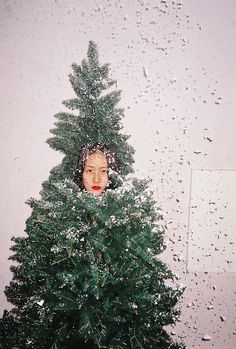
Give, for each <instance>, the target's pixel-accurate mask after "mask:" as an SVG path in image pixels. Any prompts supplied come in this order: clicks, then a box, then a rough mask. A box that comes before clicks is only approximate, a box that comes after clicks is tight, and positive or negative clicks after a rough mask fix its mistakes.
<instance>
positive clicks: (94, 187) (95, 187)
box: [92, 185, 101, 190]
mask: <svg viewBox="0 0 236 349" xmlns="http://www.w3.org/2000/svg"><path fill="white" fill-rule="evenodd" d="M92 189H93V190H99V189H101V187H99V186H98V185H94V186H93V187H92Z"/></svg>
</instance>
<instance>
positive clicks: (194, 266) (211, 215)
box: [186, 169, 236, 272]
mask: <svg viewBox="0 0 236 349" xmlns="http://www.w3.org/2000/svg"><path fill="white" fill-rule="evenodd" d="M235 245H236V170H221V169H215V170H205V169H199V170H197V169H196V170H191V178H190V196H189V217H188V237H187V258H186V267H187V272H193V271H208V272H235V271H236V255H235Z"/></svg>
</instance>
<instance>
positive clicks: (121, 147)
mask: <svg viewBox="0 0 236 349" xmlns="http://www.w3.org/2000/svg"><path fill="white" fill-rule="evenodd" d="M73 71H74V75H70V81H71V84H72V86H73V89H74V91H75V93H76V96H77V97H76V98H74V99H71V100H69V101H65V102H64V104H65V105H66V106H67V107H68V108H69V109H71V110H78V111H79V115H77V116H75V115H74V114H70V113H59V114H57V115H56V118H57V119H58V120H59V121H58V122H57V123H56V128H55V129H54V130H52V131H51V132H52V133H53V135H54V137H52V138H50V139H49V140H48V143H49V144H50V146H51V147H52V148H54V149H56V150H59V151H61V152H63V153H64V154H65V157H64V158H63V161H62V163H61V164H60V165H58V166H56V167H55V168H54V169H52V171H51V174H50V176H49V179H48V180H47V181H45V182H44V183H43V189H42V191H41V199H39V200H36V199H33V198H31V199H30V200H28V202H27V203H28V204H29V205H30V207H31V208H32V214H31V216H30V217H29V218H28V219H27V221H26V229H25V232H26V234H27V236H26V237H13V238H12V240H13V241H14V245H13V246H12V248H11V250H12V251H13V252H14V254H13V255H12V256H11V257H10V258H11V260H13V261H16V262H17V264H16V265H14V266H12V267H11V271H12V272H13V279H12V281H11V282H10V285H9V286H8V287H6V289H5V294H6V296H7V299H8V301H9V302H11V303H12V304H13V305H14V307H13V309H12V310H11V311H5V312H4V315H3V318H2V319H1V320H0V343H1V345H0V348H2V349H26V348H30V349H31V348H32V349H86V348H87V349H98V348H107V349H108V348H109V349H124V348H127V349H167V348H171V349H183V348H185V346H184V344H183V343H180V344H178V343H176V342H174V341H173V340H172V338H171V337H170V336H169V335H168V333H167V332H166V331H165V330H164V328H163V326H165V325H169V324H173V323H175V322H176V320H177V319H178V317H179V315H180V311H179V310H178V309H176V308H175V305H176V303H177V301H178V299H179V298H180V296H181V295H182V293H183V291H184V287H181V286H179V285H178V286H177V287H174V286H173V285H168V280H172V281H173V280H174V274H173V273H172V272H171V270H170V269H169V268H168V267H167V265H166V264H165V263H164V262H162V261H161V260H160V259H158V258H157V255H158V254H160V253H161V252H162V251H163V250H164V249H165V248H166V245H165V243H164V228H163V226H162V225H161V221H162V215H161V212H160V209H159V208H158V206H157V204H156V202H155V201H154V200H153V198H152V194H153V193H152V192H151V191H150V190H149V189H148V184H149V183H148V181H147V180H138V179H136V178H131V177H130V178H129V176H127V175H128V174H129V173H132V163H133V157H132V154H133V153H134V150H133V148H132V147H131V146H130V145H128V144H127V139H128V136H125V135H122V134H121V133H120V130H121V129H122V126H121V124H120V120H121V117H122V116H123V110H122V109H119V108H117V107H116V105H117V103H118V101H119V98H120V91H114V92H111V93H108V94H104V93H103V92H104V91H105V90H106V89H107V88H109V87H110V86H112V85H113V84H114V81H113V80H110V79H109V78H108V65H103V66H100V65H99V62H98V54H97V48H96V45H95V44H94V43H93V42H90V43H89V49H88V60H87V61H85V60H84V61H83V62H82V64H81V66H78V65H76V64H73ZM98 140H99V141H102V142H104V143H106V144H108V145H109V146H110V147H111V148H113V149H114V150H115V151H116V153H117V157H118V160H119V164H120V171H119V173H115V174H113V176H114V178H115V181H116V183H117V186H116V187H115V189H107V190H106V191H105V193H104V194H103V195H101V196H94V195H93V194H91V193H89V192H86V191H85V190H81V189H80V188H79V187H78V186H77V185H76V184H75V183H74V182H73V174H74V171H75V167H76V162H77V156H78V151H79V149H80V148H81V146H82V145H83V144H84V143H94V142H96V141H98Z"/></svg>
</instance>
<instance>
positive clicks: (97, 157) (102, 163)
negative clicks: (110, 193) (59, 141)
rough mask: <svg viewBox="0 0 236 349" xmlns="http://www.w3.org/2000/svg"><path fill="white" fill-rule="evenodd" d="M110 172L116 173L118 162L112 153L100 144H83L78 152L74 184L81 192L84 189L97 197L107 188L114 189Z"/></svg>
mask: <svg viewBox="0 0 236 349" xmlns="http://www.w3.org/2000/svg"><path fill="white" fill-rule="evenodd" d="M112 171H115V172H117V171H118V162H117V159H116V156H115V152H114V151H112V150H110V149H109V148H108V147H107V146H106V145H105V144H104V143H102V142H96V143H94V144H84V145H83V146H82V148H81V150H80V152H79V159H78V164H77V168H76V171H75V177H74V182H75V183H76V184H78V186H79V187H80V189H81V190H83V189H85V190H87V191H89V192H91V193H93V194H94V195H95V196H99V195H101V194H103V193H104V191H105V190H106V189H107V188H109V189H114V187H115V183H114V180H112V177H111V172H112Z"/></svg>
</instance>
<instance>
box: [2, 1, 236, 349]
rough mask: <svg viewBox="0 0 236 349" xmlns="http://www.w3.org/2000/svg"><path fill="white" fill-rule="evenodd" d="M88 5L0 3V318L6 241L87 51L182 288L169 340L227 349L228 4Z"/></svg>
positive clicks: (231, 56) (233, 71)
mask: <svg viewBox="0 0 236 349" xmlns="http://www.w3.org/2000/svg"><path fill="white" fill-rule="evenodd" d="M88 3H89V4H87V1H85V0H82V1H75V0H71V1H62V0H54V1H36V0H34V1H29V0H27V1H24V2H20V1H14V0H11V1H10V0H9V1H1V2H0V29H1V30H0V33H1V34H0V35H1V41H0V51H1V55H0V62H1V67H2V72H1V91H0V98H1V118H0V121H1V129H0V132H1V134H0V146H1V155H0V157H1V178H0V179H1V180H0V190H1V202H0V205H1V206H0V210H1V215H0V225H1V236H0V265H1V271H0V278H1V287H0V301H1V309H2V310H3V309H4V308H7V307H8V308H9V304H7V302H6V299H5V296H4V294H3V291H4V287H5V285H7V284H8V283H9V281H10V280H11V275H10V272H9V266H10V265H11V262H10V261H8V260H7V258H8V256H9V255H10V251H9V246H10V245H11V241H10V238H11V236H13V235H21V234H23V231H24V228H25V220H26V219H27V218H28V216H29V215H30V209H29V207H28V206H26V205H25V204H24V202H25V201H26V200H27V199H28V198H29V197H39V194H38V193H39V191H40V189H41V183H42V181H44V180H45V179H46V178H47V177H48V174H49V171H50V169H51V168H52V167H53V166H54V165H56V164H57V163H58V162H59V161H60V159H61V156H60V154H56V153H55V152H53V151H52V150H51V149H50V148H49V147H48V146H47V145H46V144H45V141H46V139H47V138H48V137H50V133H49V129H50V128H52V127H53V123H54V121H55V119H54V118H53V115H54V114H56V113H57V112H59V111H62V110H64V107H63V106H62V105H61V101H62V100H65V99H67V98H72V97H74V94H73V90H72V89H71V87H70V84H69V81H68V74H69V73H70V72H71V68H70V66H71V64H72V63H73V62H77V63H80V62H81V60H82V59H83V58H84V57H85V56H86V51H87V46H88V41H89V40H90V39H92V40H94V41H96V42H97V44H98V46H99V51H100V60H101V61H102V62H103V63H105V62H110V63H111V75H112V77H113V78H115V79H117V88H119V89H122V90H123V93H122V101H121V103H120V105H121V106H123V107H125V108H126V113H125V115H126V116H125V119H124V121H123V123H124V126H125V132H126V133H127V134H131V138H130V143H131V144H132V145H133V146H134V147H135V149H136V154H135V160H136V163H135V170H136V174H137V175H138V176H145V177H146V176H151V177H152V178H153V182H152V188H153V189H154V191H155V197H156V199H157V201H158V203H159V204H160V205H161V207H162V208H163V210H164V212H165V219H166V222H167V226H168V231H167V232H166V241H168V243H169V245H168V248H167V250H166V251H165V252H164V253H163V255H162V258H163V259H164V260H166V262H167V263H169V265H170V266H171V269H172V270H174V271H175V272H176V273H177V274H178V275H179V282H181V283H183V284H185V285H186V286H187V289H186V291H185V293H184V296H183V299H182V300H181V302H179V306H180V307H181V309H182V321H181V322H180V323H178V324H177V325H176V326H175V327H173V328H170V331H174V332H175V333H176V334H173V336H174V338H176V339H178V338H180V337H181V339H182V340H183V341H185V343H186V344H187V345H188V347H189V348H202V349H204V348H205V349H206V348H208V347H213V346H214V347H215V348H217V349H223V348H224V349H233V348H234V349H235V347H236V332H235V331H236V328H235V319H234V318H233V306H232V305H233V302H235V299H234V300H233V289H234V288H233V285H235V271H236V266H235V252H234V251H235V242H236V241H235V228H236V223H235V217H234V214H233V213H234V210H233V209H234V207H235V197H236V196H235V194H236V188H235V183H236V144H235V131H236V121H235V112H234V111H235V106H236V99H235V90H236V68H235V58H236V42H235V40H234V38H235V34H236V33H235V31H236V30H235V20H236V2H235V1H234V0H198V1H197V0H195V1H194V0H184V1H172V0H167V1H161V0H150V1H141V0H134V1H131V0H130V1H128V0H126V1H123V0H121V1H112V0H107V1H106V0H100V1H93V0H91V1H88ZM181 3H182V5H177V4H181ZM212 202H215V204H214V203H212ZM211 244H213V245H211ZM224 317H225V318H224ZM205 335H209V336H210V337H211V339H210V340H209V341H204V340H203V338H204V336H205Z"/></svg>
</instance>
